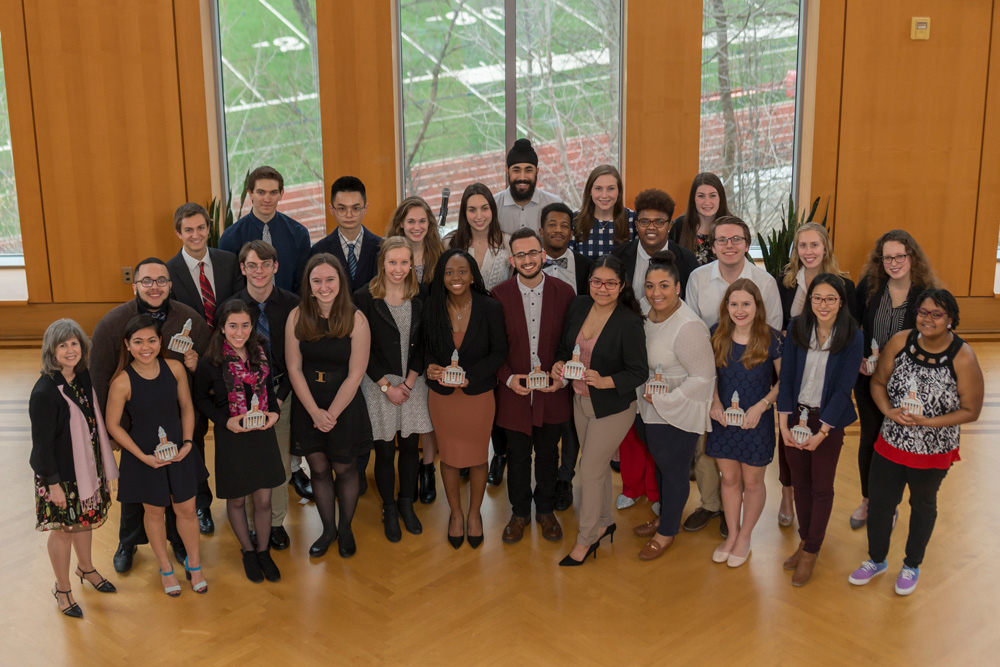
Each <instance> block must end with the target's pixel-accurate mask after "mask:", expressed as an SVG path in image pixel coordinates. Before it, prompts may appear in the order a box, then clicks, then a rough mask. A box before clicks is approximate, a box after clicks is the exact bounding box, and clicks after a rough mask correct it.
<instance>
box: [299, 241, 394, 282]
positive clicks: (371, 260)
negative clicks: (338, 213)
mask: <svg viewBox="0 0 1000 667" xmlns="http://www.w3.org/2000/svg"><path fill="white" fill-rule="evenodd" d="M361 234H362V237H361V257H360V258H358V271H357V274H356V275H355V276H354V278H353V279H351V272H350V271H348V270H347V258H346V257H345V256H344V249H343V248H341V247H340V232H338V231H337V230H336V229H335V230H333V233H331V234H327V235H326V236H325V237H324V238H322V239H320V240H319V241H316V245H314V246H313V247H312V250H311V251H310V252H309V256H310V257H312V256H313V255H318V254H319V253H321V252H328V253H330V254H331V255H333V256H334V257H336V258H337V259H338V260H340V263H341V264H343V265H344V273H345V274H346V275H347V283H348V291H349V292H350V293H352V294H353V293H354V291H355V290H357V289H359V288H360V287H361V286H362V285H367V284H368V282H369V281H370V280H371V279H372V278H374V277H375V274H376V273H378V266H377V265H378V251H379V248H380V247H381V245H382V237H381V236H376V235H375V234H372V233H371V232H370V231H368V228H367V227H362V228H361ZM302 280H303V281H304V280H306V277H305V276H303V277H302Z"/></svg>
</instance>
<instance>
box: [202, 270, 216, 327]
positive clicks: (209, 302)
mask: <svg viewBox="0 0 1000 667" xmlns="http://www.w3.org/2000/svg"><path fill="white" fill-rule="evenodd" d="M198 271H199V276H198V282H199V283H201V303H202V305H203V306H204V307H205V321H206V322H208V326H209V327H214V326H215V324H214V321H215V292H214V291H213V290H212V283H211V282H209V280H208V276H206V275H205V262H198Z"/></svg>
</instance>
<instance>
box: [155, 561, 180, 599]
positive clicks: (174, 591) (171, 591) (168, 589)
mask: <svg viewBox="0 0 1000 667" xmlns="http://www.w3.org/2000/svg"><path fill="white" fill-rule="evenodd" d="M173 573H174V568H170V572H164V571H163V570H160V576H161V577H169V576H170V575H172V574H173ZM163 592H164V593H166V594H167V595H169V596H170V597H172V598H175V597H178V596H180V594H181V586H180V584H177V585H174V586H164V587H163Z"/></svg>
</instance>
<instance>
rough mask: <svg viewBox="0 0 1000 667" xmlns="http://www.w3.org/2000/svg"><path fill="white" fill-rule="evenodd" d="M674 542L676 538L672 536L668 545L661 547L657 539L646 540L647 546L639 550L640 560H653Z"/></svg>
mask: <svg viewBox="0 0 1000 667" xmlns="http://www.w3.org/2000/svg"><path fill="white" fill-rule="evenodd" d="M673 543H674V539H673V538H670V541H669V542H667V544H666V546H662V547H661V546H660V545H659V544H657V543H656V540H650V541H649V542H646V546H644V547H643V548H642V550H641V551H640V552H639V560H653V559H654V558H659V557H660V556H662V555H663V552H664V551H666V550H667V549H669V548H670V545H671V544H673Z"/></svg>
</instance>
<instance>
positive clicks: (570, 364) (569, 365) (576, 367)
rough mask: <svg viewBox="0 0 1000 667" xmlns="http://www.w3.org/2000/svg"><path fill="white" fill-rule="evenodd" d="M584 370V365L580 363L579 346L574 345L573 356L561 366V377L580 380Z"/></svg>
mask: <svg viewBox="0 0 1000 667" xmlns="http://www.w3.org/2000/svg"><path fill="white" fill-rule="evenodd" d="M586 372H587V369H586V367H584V365H583V364H582V363H580V346H579V345H576V346H575V347H574V348H573V358H572V359H570V360H569V361H567V362H566V364H565V365H564V366H563V377H564V378H565V379H567V380H582V379H583V374H584V373H586Z"/></svg>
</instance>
